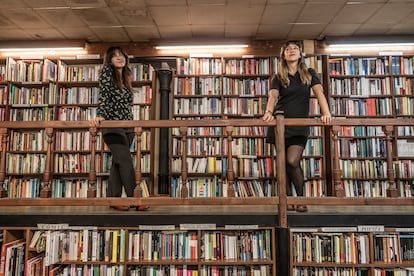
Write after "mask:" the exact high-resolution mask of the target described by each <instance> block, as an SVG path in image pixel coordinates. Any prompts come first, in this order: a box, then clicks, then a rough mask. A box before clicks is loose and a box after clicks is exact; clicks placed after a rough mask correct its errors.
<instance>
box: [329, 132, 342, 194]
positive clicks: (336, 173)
mask: <svg viewBox="0 0 414 276" xmlns="http://www.w3.org/2000/svg"><path fill="white" fill-rule="evenodd" d="M338 133H339V126H333V127H332V137H333V138H332V139H333V144H334V152H333V177H334V179H333V182H334V186H335V187H334V191H335V196H336V197H345V190H344V186H343V185H342V181H341V174H342V172H341V169H340V166H339V140H338Z"/></svg>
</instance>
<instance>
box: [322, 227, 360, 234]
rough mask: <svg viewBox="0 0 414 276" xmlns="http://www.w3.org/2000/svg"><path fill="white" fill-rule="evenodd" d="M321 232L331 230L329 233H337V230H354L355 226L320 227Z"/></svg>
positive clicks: (355, 229)
mask: <svg viewBox="0 0 414 276" xmlns="http://www.w3.org/2000/svg"><path fill="white" fill-rule="evenodd" d="M321 231H322V232H331V233H338V232H356V231H357V228H356V227H322V228H321Z"/></svg>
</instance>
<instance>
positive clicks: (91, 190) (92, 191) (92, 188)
mask: <svg viewBox="0 0 414 276" xmlns="http://www.w3.org/2000/svg"><path fill="white" fill-rule="evenodd" d="M89 133H90V134H91V136H90V139H91V140H90V147H91V161H90V170H89V179H88V180H89V181H88V182H89V183H88V191H87V195H86V196H87V198H95V197H96V168H95V160H96V136H97V135H98V130H97V129H96V127H91V128H89Z"/></svg>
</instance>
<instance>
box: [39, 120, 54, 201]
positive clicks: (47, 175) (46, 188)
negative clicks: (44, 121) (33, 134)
mask: <svg viewBox="0 0 414 276" xmlns="http://www.w3.org/2000/svg"><path fill="white" fill-rule="evenodd" d="M45 131H46V136H47V138H46V142H47V144H46V147H47V151H46V165H45V172H44V173H43V179H42V188H41V190H40V197H41V198H49V197H50V196H51V193H52V191H51V189H50V181H51V171H52V168H51V166H52V162H51V161H52V145H53V128H51V127H47V128H46V129H45Z"/></svg>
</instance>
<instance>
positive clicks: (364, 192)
mask: <svg viewBox="0 0 414 276" xmlns="http://www.w3.org/2000/svg"><path fill="white" fill-rule="evenodd" d="M343 187H344V191H345V196H346V197H387V189H388V187H389V183H388V181H384V180H349V179H346V180H343ZM401 191H402V190H401Z"/></svg>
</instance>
